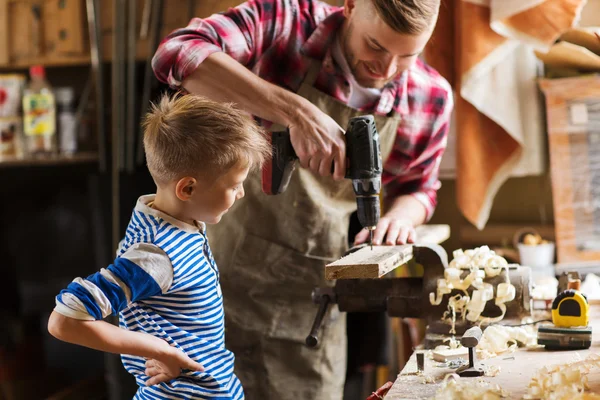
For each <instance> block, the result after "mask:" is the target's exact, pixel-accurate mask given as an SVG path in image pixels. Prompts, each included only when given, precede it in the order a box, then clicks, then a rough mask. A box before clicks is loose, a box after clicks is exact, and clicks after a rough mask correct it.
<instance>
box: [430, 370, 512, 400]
mask: <svg viewBox="0 0 600 400" xmlns="http://www.w3.org/2000/svg"><path fill="white" fill-rule="evenodd" d="M504 397H508V392H506V391H505V390H503V389H502V388H501V387H500V386H498V385H496V384H492V383H489V382H486V381H484V380H483V379H477V380H474V379H473V378H466V379H462V378H460V377H459V376H458V375H456V374H449V375H446V377H445V378H444V381H443V382H442V387H441V388H440V389H439V390H438V391H437V393H436V394H435V397H434V398H433V399H434V400H499V399H501V398H504Z"/></svg>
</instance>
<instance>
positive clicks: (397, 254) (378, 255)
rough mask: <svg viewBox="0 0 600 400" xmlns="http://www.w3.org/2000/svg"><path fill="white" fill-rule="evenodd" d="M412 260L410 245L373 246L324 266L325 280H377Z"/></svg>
mask: <svg viewBox="0 0 600 400" xmlns="http://www.w3.org/2000/svg"><path fill="white" fill-rule="evenodd" d="M411 258H412V245H403V246H374V247H373V250H371V247H369V246H367V247H363V248H362V249H360V250H358V251H355V252H354V253H351V254H348V255H347V256H345V257H342V258H340V259H339V260H337V261H335V262H333V263H331V264H327V265H326V266H325V278H326V279H328V280H333V279H368V278H379V277H381V276H383V275H385V274H387V273H388V272H390V271H391V270H393V269H394V268H396V267H399V266H400V265H402V264H404V263H406V262H407V261H409V260H410V259H411Z"/></svg>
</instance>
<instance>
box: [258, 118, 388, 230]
mask: <svg viewBox="0 0 600 400" xmlns="http://www.w3.org/2000/svg"><path fill="white" fill-rule="evenodd" d="M270 140H271V146H272V149H273V153H272V159H271V160H268V161H267V162H266V163H265V166H264V168H263V171H262V189H263V192H265V193H266V194H273V195H274V194H279V193H283V192H284V191H285V189H286V188H287V186H288V184H289V182H290V178H291V176H292V172H293V171H294V168H295V164H296V160H297V159H298V157H297V156H296V153H295V151H294V148H293V147H292V143H291V140H290V133H289V130H286V131H284V132H273V133H271V134H270ZM346 155H347V167H346V175H345V177H346V178H348V179H351V180H352V188H353V189H354V193H355V194H356V205H357V214H358V220H359V221H360V223H361V225H362V226H363V227H364V228H367V229H369V230H371V231H372V230H373V229H375V226H376V225H377V223H378V222H379V216H380V206H379V193H380V191H381V173H382V160H381V151H380V145H379V133H378V132H377V128H376V126H375V119H374V118H373V116H372V115H365V116H360V117H355V118H352V119H351V120H350V121H349V122H348V129H347V130H346Z"/></svg>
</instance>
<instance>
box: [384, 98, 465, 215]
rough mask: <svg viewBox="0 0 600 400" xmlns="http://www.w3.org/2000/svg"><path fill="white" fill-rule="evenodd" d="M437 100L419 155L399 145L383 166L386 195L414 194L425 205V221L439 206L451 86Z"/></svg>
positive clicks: (386, 196)
mask: <svg viewBox="0 0 600 400" xmlns="http://www.w3.org/2000/svg"><path fill="white" fill-rule="evenodd" d="M435 101H437V102H438V105H437V106H436V109H437V110H438V111H437V113H436V116H435V118H434V120H433V123H432V125H431V131H430V133H428V134H427V136H426V137H427V141H426V143H425V145H424V146H423V150H422V151H421V152H420V153H419V154H418V156H417V157H415V158H411V157H410V156H409V155H407V154H404V153H403V152H402V151H401V150H399V149H397V148H396V149H395V150H394V151H392V154H391V155H390V160H389V161H388V163H389V165H387V167H388V168H387V169H388V171H387V172H386V166H384V176H383V184H384V188H385V199H386V200H387V201H388V202H391V201H393V199H395V198H397V197H398V196H402V195H411V196H413V197H414V198H416V199H417V200H418V201H419V202H421V204H423V206H424V207H425V211H426V219H425V222H427V221H429V219H431V216H432V215H433V212H434V211H435V207H436V206H437V191H438V190H439V188H440V187H441V182H440V180H439V169H440V163H441V160H442V156H443V155H444V151H445V150H446V146H447V143H448V130H449V127H450V117H451V114H452V110H453V108H454V101H453V98H452V92H451V91H450V90H448V91H446V93H445V94H443V95H441V94H440V95H439V96H437V97H436V99H435ZM391 171H393V172H391Z"/></svg>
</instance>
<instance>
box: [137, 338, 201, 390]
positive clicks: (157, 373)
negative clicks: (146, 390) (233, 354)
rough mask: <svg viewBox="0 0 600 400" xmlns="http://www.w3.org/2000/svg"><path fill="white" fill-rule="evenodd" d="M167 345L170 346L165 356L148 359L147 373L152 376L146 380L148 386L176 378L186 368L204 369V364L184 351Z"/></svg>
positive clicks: (192, 369)
mask: <svg viewBox="0 0 600 400" xmlns="http://www.w3.org/2000/svg"><path fill="white" fill-rule="evenodd" d="M165 344H166V343H165ZM166 345H167V346H168V347H169V348H168V349H166V348H165V349H166V350H165V353H164V355H163V356H160V357H159V359H149V360H147V361H146V375H148V376H149V377H150V379H148V381H147V382H146V385H147V386H152V385H156V384H158V383H161V382H168V381H170V380H172V379H175V378H177V377H178V376H179V375H181V370H182V369H184V368H185V369H189V370H191V371H199V372H202V371H204V367H203V366H202V365H200V364H199V363H197V362H195V361H194V360H192V359H191V358H189V357H188V356H187V355H186V354H185V353H184V352H183V351H181V350H179V349H177V348H175V347H171V346H169V345H168V344H166Z"/></svg>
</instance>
